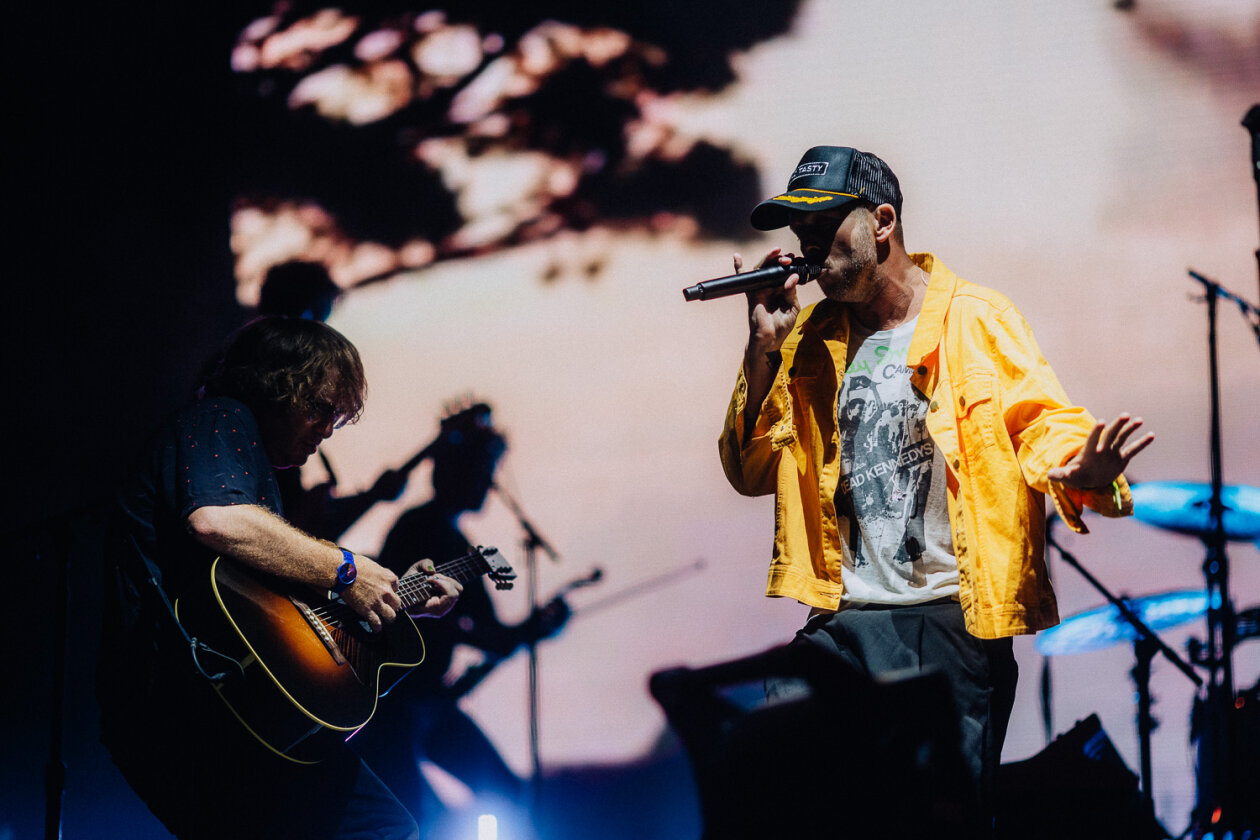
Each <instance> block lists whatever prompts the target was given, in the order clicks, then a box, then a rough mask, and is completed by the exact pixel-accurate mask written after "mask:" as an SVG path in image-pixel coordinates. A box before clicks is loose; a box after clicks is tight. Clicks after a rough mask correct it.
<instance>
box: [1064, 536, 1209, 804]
mask: <svg viewBox="0 0 1260 840" xmlns="http://www.w3.org/2000/svg"><path fill="white" fill-rule="evenodd" d="M1046 542H1047V543H1049V544H1050V545H1051V546H1053V547H1054V549H1055V550H1056V551H1057V552H1059V556H1060V557H1062V558H1063V559H1064V560H1066V561H1067V563H1068V565H1070V566H1071V567H1072V568H1074V569H1076V571H1078V572H1080V573H1081V575H1082V576H1083V577H1084V578H1085V580H1087V581H1089V583H1090V585H1091V586H1093V587H1094V588H1095V589H1097V590H1098V592H1099V593H1101V594H1102V596H1103V597H1104V598H1106V599H1107V601H1108V602H1110V603H1111V604H1112V605H1113V606H1115V608H1116V609H1117V610H1118V611H1119V613H1120V616H1121V617H1122V618H1123V619H1124V620H1125V621H1127V622H1128V623H1129V624H1130V625H1131V626H1132V627H1133V629H1134V631H1135V633H1136V635H1135V636H1134V639H1133V653H1134V656H1135V657H1136V659H1137V664H1136V665H1134V666H1133V670H1132V671H1131V672H1130V673H1131V674H1132V676H1133V681H1134V683H1135V684H1136V686H1137V701H1138V709H1137V730H1138V750H1139V757H1140V761H1141V772H1142V795H1143V797H1144V798H1145V799H1146V803H1147V805H1148V806H1149V807H1150V809H1151V816H1152V817H1153V816H1154V815H1155V800H1154V797H1153V796H1152V793H1151V732H1153V731H1154V730H1155V718H1154V717H1153V716H1152V715H1151V684H1150V683H1151V660H1152V659H1153V658H1154V657H1155V654H1156V653H1162V654H1163V655H1164V656H1165V658H1167V659H1168V661H1169V662H1171V663H1172V664H1174V665H1176V666H1177V669H1178V670H1180V671H1181V673H1183V674H1185V675H1186V676H1187V677H1188V678H1189V679H1190V681H1191V682H1193V683H1194V684H1195V685H1196V686H1201V685H1203V679H1202V678H1201V677H1200V676H1199V675H1198V674H1196V673H1195V672H1194V669H1193V668H1192V667H1190V665H1189V663H1187V662H1186V661H1185V660H1184V659H1182V658H1181V657H1180V656H1178V655H1177V653H1176V651H1174V650H1173V649H1172V648H1170V647H1168V645H1166V644H1164V642H1163V641H1162V640H1161V639H1160V638H1159V636H1158V635H1156V633H1155V631H1154V630H1152V629H1151V628H1150V627H1148V626H1147V625H1146V623H1145V622H1143V621H1142V619H1141V618H1139V617H1138V616H1137V615H1136V614H1135V613H1134V612H1133V610H1131V609H1130V608H1129V605H1128V603H1127V602H1126V601H1125V600H1124V599H1123V598H1118V597H1116V596H1115V595H1113V594H1112V593H1111V592H1110V591H1108V590H1107V587H1105V586H1103V585H1102V583H1100V582H1099V581H1098V579H1097V578H1095V577H1094V576H1093V575H1091V574H1090V573H1089V572H1088V571H1087V570H1086V569H1085V567H1084V566H1082V565H1081V563H1080V561H1079V560H1077V559H1076V558H1075V557H1073V556H1072V555H1071V554H1070V553H1069V552H1068V551H1067V549H1065V548H1064V547H1063V546H1062V545H1060V544H1059V543H1058V542H1057V541H1056V540H1055V539H1054V537H1053V536H1051V535H1050V533H1049V531H1047V533H1046Z"/></svg>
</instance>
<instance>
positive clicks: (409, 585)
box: [398, 551, 487, 609]
mask: <svg viewBox="0 0 1260 840" xmlns="http://www.w3.org/2000/svg"><path fill="white" fill-rule="evenodd" d="M486 571H487V566H486V561H485V559H484V558H483V557H482V555H481V553H480V552H478V551H472V552H470V553H468V554H465V555H464V556H463V557H457V558H456V559H454V560H448V561H447V562H445V563H441V564H439V565H438V566H437V574H439V575H445V576H446V577H449V578H454V579H455V580H457V581H459V582H460V583H467V582H468V581H470V580H474V579H476V578H479V577H481V576H482V575H483V574H485V573H486ZM438 592H439V589H438V586H437V584H435V583H434V582H433V580H432V576H431V575H427V574H425V573H424V572H416V573H415V574H410V575H406V576H405V577H403V578H401V579H399V581H398V595H399V597H401V598H402V602H403V609H410V608H412V607H414V606H416V605H418V604H423V603H424V602H425V601H427V600H429V599H430V598H432V597H433V596H434V595H436V594H438Z"/></svg>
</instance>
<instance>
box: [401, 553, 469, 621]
mask: <svg viewBox="0 0 1260 840" xmlns="http://www.w3.org/2000/svg"><path fill="white" fill-rule="evenodd" d="M416 573H420V574H423V575H428V576H429V582H430V583H432V584H433V585H434V586H435V587H436V588H437V592H436V593H435V594H434V595H433V596H432V597H430V598H429V599H428V600H427V601H425V602H424V603H423V604H416V605H415V606H414V607H412V608H411V609H410V610H408V611H407V614H408V615H409V616H411V617H412V618H425V617H429V618H441V617H442V616H444V615H446V614H447V613H448V612H450V611H451V607H453V606H455V602H456V601H457V600H459V593H460V592H462V591H463V590H464V585H463V584H462V583H460V582H459V581H457V580H455V579H454V578H449V577H447V576H446V575H439V574H437V569H436V568H435V567H434V565H433V561H432V560H421V561H420V562H418V563H413V564H412V565H411V568H409V569H407V575H411V574H416ZM403 577H406V575H403Z"/></svg>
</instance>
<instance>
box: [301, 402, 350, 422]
mask: <svg viewBox="0 0 1260 840" xmlns="http://www.w3.org/2000/svg"><path fill="white" fill-rule="evenodd" d="M306 405H307V408H309V409H310V414H309V415H307V419H308V420H310V422H312V423H317V424H319V425H320V426H326V425H328V424H329V423H332V424H333V428H334V429H340V428H341V427H342V426H344V425H346V421H347V420H349V419H350V418H348V417H346V416H344V415H339V414H338V412H337V406H335V405H333V404H332V403H330V402H324V401H323V400H307V401H306Z"/></svg>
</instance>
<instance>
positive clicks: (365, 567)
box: [341, 554, 402, 632]
mask: <svg viewBox="0 0 1260 840" xmlns="http://www.w3.org/2000/svg"><path fill="white" fill-rule="evenodd" d="M354 566H355V577H354V582H353V583H352V584H350V585H349V586H347V587H346V588H345V589H344V590H342V592H341V600H343V601H345V602H346V604H347V605H348V606H349V607H350V609H352V610H354V611H355V612H356V613H358V614H359V616H360V617H362V618H363V620H364V621H366V622H367V623H368V626H369V627H371V628H372V632H376V631H378V630H380V629H381V628H382V627H384V626H385V625H386V624H390V623H392V622H393V621H394V619H396V618H398V615H399V613H400V612H401V611H402V598H400V597H399V596H398V575H396V574H394V573H393V572H392V571H390V570H389V569H388V568H386V567H385V566H382V565H381V564H380V563H377V562H376V561H375V560H373V559H372V558H371V557H365V556H363V555H362V554H356V555H354Z"/></svg>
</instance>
